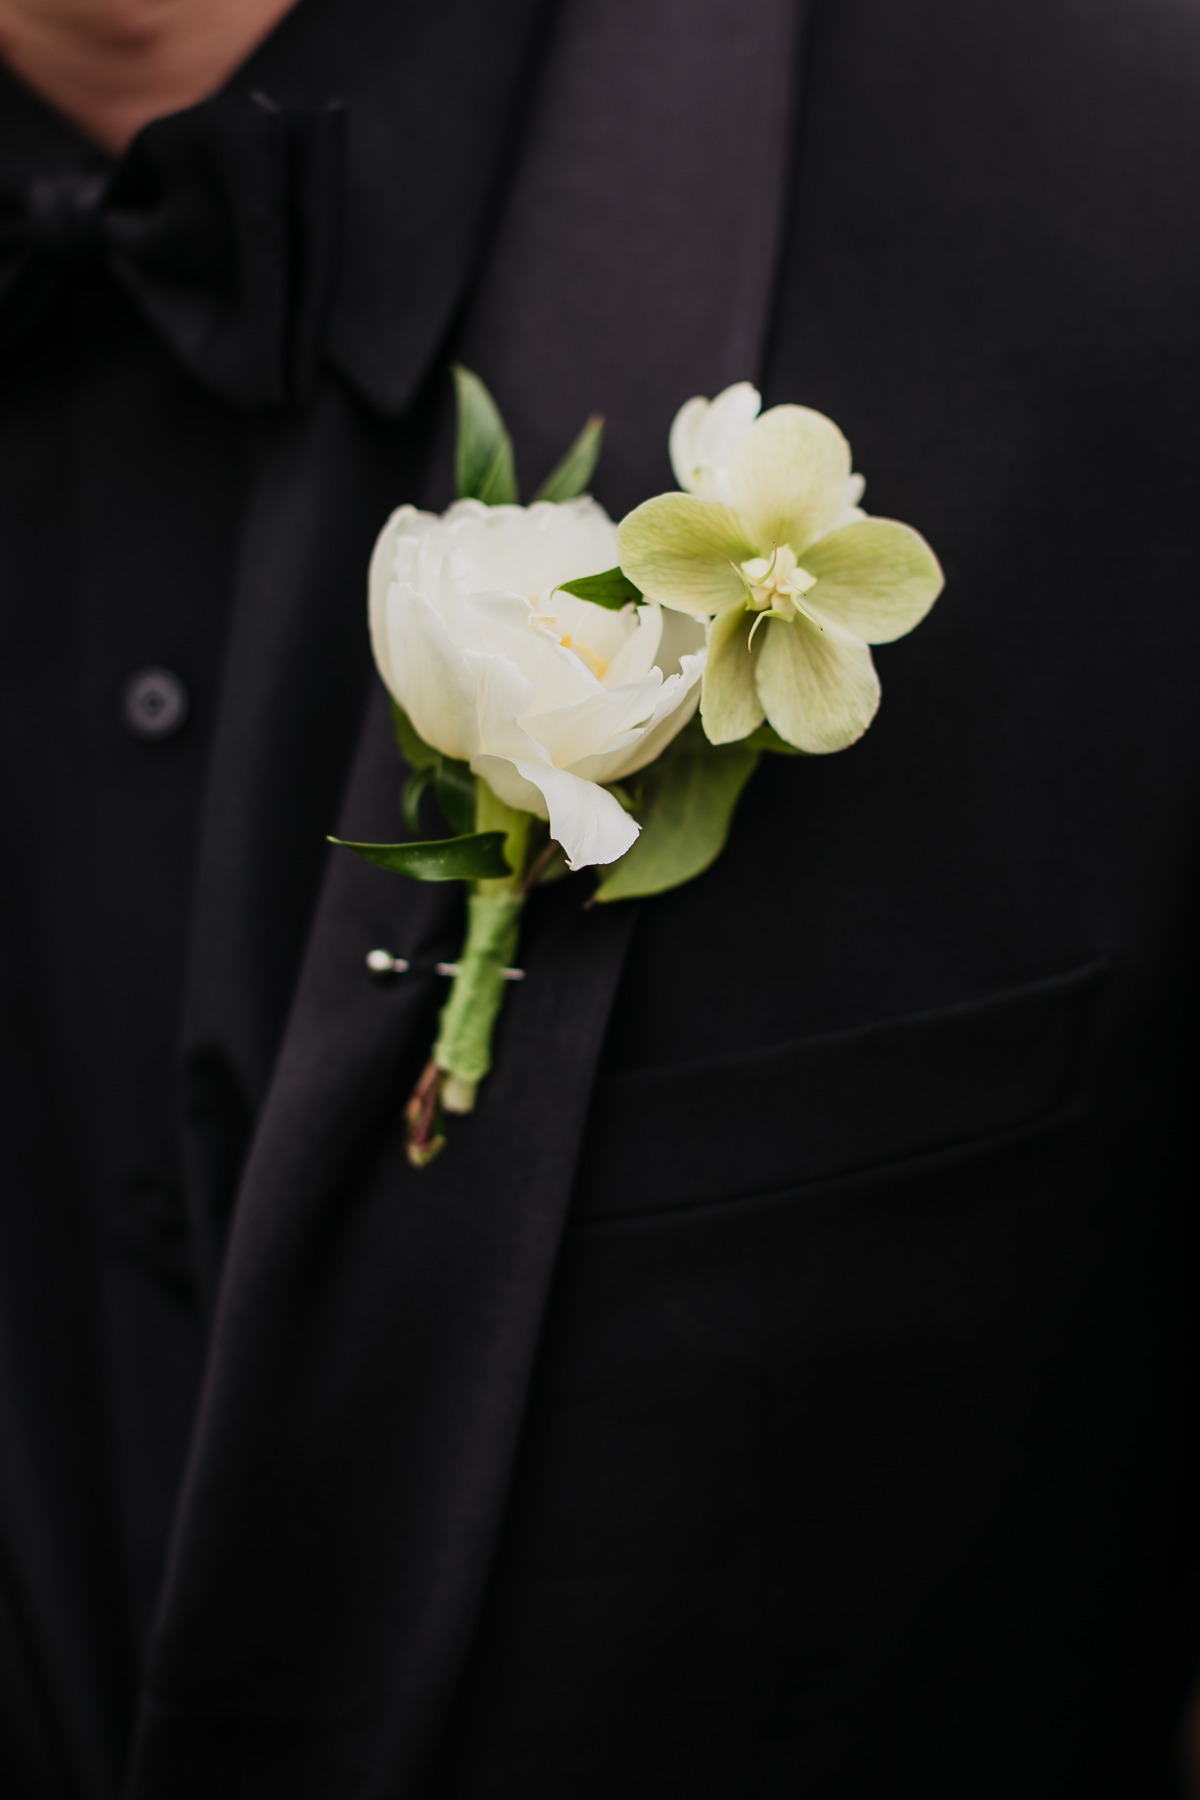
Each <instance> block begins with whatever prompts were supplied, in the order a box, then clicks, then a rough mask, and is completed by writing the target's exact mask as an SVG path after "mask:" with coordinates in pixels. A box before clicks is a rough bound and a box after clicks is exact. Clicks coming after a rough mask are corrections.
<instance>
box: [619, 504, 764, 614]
mask: <svg viewBox="0 0 1200 1800" xmlns="http://www.w3.org/2000/svg"><path fill="white" fill-rule="evenodd" d="M618 543H619V555H620V562H621V568H622V569H623V570H624V572H625V574H626V575H627V576H628V577H629V579H630V581H632V582H635V583H636V585H637V586H638V587H639V588H641V590H642V592H643V594H645V595H647V596H648V598H649V599H651V600H657V601H658V602H659V603H660V604H661V605H663V606H671V607H674V608H675V610H676V611H677V612H688V613H696V614H698V615H699V616H700V617H702V618H707V617H708V616H709V615H710V614H712V613H719V612H724V611H725V610H726V608H727V607H731V606H738V607H740V606H743V605H744V604H745V600H746V589H745V585H744V583H743V581H742V578H741V576H740V575H739V573H738V571H737V568H736V567H735V564H737V563H741V562H745V560H746V559H747V558H748V557H751V556H754V555H755V554H756V551H755V549H754V546H753V545H752V544H749V543H747V542H746V539H745V533H744V532H743V530H742V527H741V524H740V522H739V520H738V519H737V518H736V517H735V515H734V514H733V513H731V512H730V510H729V508H728V507H727V506H721V505H719V504H718V503H717V502H716V501H715V500H698V499H697V498H696V497H695V495H693V494H659V496H658V497H657V499H654V500H646V501H644V502H643V503H642V505H641V506H639V507H636V508H635V509H634V511H633V512H631V513H630V514H629V516H628V517H627V518H625V519H622V521H621V525H620V530H619V533H618Z"/></svg>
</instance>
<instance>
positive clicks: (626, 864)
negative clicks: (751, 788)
mask: <svg viewBox="0 0 1200 1800" xmlns="http://www.w3.org/2000/svg"><path fill="white" fill-rule="evenodd" d="M757 766H758V751H757V750H751V749H749V748H748V747H747V746H746V745H745V744H724V745H716V744H710V743H709V742H708V741H707V739H706V738H704V737H703V736H701V735H700V734H699V733H692V732H688V733H687V734H686V735H685V736H683V737H681V738H677V739H676V741H675V743H674V744H672V746H671V748H670V749H669V750H668V751H667V752H666V753H665V755H663V756H662V757H661V758H660V759H659V761H658V762H656V763H652V764H651V765H650V767H649V768H648V769H647V770H646V772H645V776H644V781H645V796H644V799H643V803H642V811H641V815H640V817H641V826H642V833H641V836H640V837H639V838H638V840H637V842H636V843H635V844H634V846H633V848H632V849H631V850H627V851H626V852H625V855H624V856H623V857H621V859H620V860H619V861H618V862H615V863H611V864H610V865H609V867H608V868H607V869H606V870H605V872H604V874H603V875H602V877H601V880H600V885H599V887H598V888H597V889H596V899H597V900H633V899H636V898H638V897H639V896H640V895H644V894H662V893H665V892H666V891H667V889H668V888H674V887H681V886H682V884H683V883H684V882H685V881H691V880H692V879H693V878H694V877H695V876H697V875H702V874H703V873H704V870H705V869H707V868H708V867H709V865H710V863H713V862H715V861H716V859H717V857H718V856H719V855H720V854H721V851H722V850H723V849H724V848H725V841H726V839H727V838H728V836H729V828H730V826H731V824H732V823H733V815H734V810H735V808H736V807H737V803H738V801H739V799H740V798H741V793H742V789H743V788H744V787H745V785H746V783H747V782H748V781H749V779H750V777H751V775H753V773H754V771H755V769H756V768H757Z"/></svg>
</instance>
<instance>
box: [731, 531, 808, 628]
mask: <svg viewBox="0 0 1200 1800" xmlns="http://www.w3.org/2000/svg"><path fill="white" fill-rule="evenodd" d="M740 573H741V576H742V579H743V580H744V581H745V583H746V599H747V605H748V606H749V607H750V610H751V611H752V612H756V613H769V614H770V615H771V617H772V618H773V619H794V618H795V617H796V614H797V613H802V612H804V610H805V609H804V607H803V606H800V605H798V604H797V603H798V602H799V601H800V600H802V599H803V598H804V596H805V594H807V593H808V592H809V590H810V589H811V588H815V587H816V585H817V578H816V576H815V575H810V574H809V572H808V570H807V569H804V568H802V567H801V566H800V563H799V562H798V561H797V558H796V552H795V551H794V550H793V549H792V547H791V545H790V544H779V545H777V546H776V549H775V552H774V555H773V556H772V557H771V558H770V560H769V561H768V559H767V558H766V557H765V556H752V557H751V558H750V559H749V561H748V562H744V563H742V564H741V567H740Z"/></svg>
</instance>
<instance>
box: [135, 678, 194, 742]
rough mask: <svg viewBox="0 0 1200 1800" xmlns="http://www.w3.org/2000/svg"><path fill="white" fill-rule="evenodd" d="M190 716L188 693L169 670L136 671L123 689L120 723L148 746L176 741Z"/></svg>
mask: <svg viewBox="0 0 1200 1800" xmlns="http://www.w3.org/2000/svg"><path fill="white" fill-rule="evenodd" d="M187 716H188V691H187V689H186V688H185V687H184V685H183V683H182V681H180V679H179V677H178V675H172V673H171V671H170V669H135V670H134V672H133V674H132V675H130V676H129V677H128V679H127V680H126V682H125V684H124V686H123V687H122V689H121V723H122V724H123V725H124V727H125V729H126V731H128V732H130V733H131V734H132V735H133V736H134V737H136V738H144V739H145V740H146V741H147V742H148V743H156V742H158V741H160V740H161V739H163V738H169V737H174V736H175V733H176V732H177V731H179V730H180V729H181V728H182V726H183V723H184V721H185V720H186V718H187Z"/></svg>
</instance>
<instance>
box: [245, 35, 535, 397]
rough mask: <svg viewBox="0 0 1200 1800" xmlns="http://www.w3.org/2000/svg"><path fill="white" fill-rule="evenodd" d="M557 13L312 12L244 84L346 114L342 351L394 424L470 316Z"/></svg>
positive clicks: (275, 39)
mask: <svg viewBox="0 0 1200 1800" xmlns="http://www.w3.org/2000/svg"><path fill="white" fill-rule="evenodd" d="M547 10H548V9H547V0H487V3H486V4H480V3H479V0H440V3H439V5H437V6H414V5H407V4H405V5H401V4H397V0H303V4H301V5H299V6H297V7H296V9H295V10H294V11H293V12H292V13H290V14H288V15H287V16H286V17H285V19H284V20H283V22H282V23H281V24H280V25H279V26H278V27H277V29H276V30H275V31H274V32H273V33H272V35H271V36H270V38H268V39H267V40H266V42H265V43H264V44H263V45H262V46H261V47H260V49H259V50H258V51H257V52H256V53H255V54H254V55H253V56H252V57H251V58H250V60H249V61H248V62H247V63H246V64H245V66H244V67H243V68H242V69H241V70H240V71H239V73H238V74H237V76H236V77H235V78H234V80H233V82H232V83H231V84H230V85H231V86H233V87H236V88H242V89H258V90H260V91H262V92H263V93H265V94H267V95H269V96H270V98H271V99H273V100H276V101H278V102H280V103H287V102H288V101H299V102H306V103H308V104H318V105H319V104H323V103H329V102H335V101H336V102H340V103H342V104H343V105H344V107H345V111H346V169H345V190H344V201H343V212H342V223H341V257H340V264H339V275H338V283H337V289H336V293H335V296H334V300H333V306H332V313H331V318H330V323H329V327H328V331H327V337H326V354H327V356H328V357H329V359H330V360H331V361H332V362H333V363H334V364H335V366H336V367H337V368H338V369H339V370H340V372H341V373H342V374H343V375H344V376H345V377H346V378H347V379H348V380H349V381H350V382H351V383H352V385H353V386H354V387H355V388H356V389H357V390H358V392H359V393H360V395H361V396H362V397H363V398H364V399H365V400H367V401H368V403H369V404H371V405H372V406H374V407H375V408H377V409H378V410H379V411H381V412H384V413H386V414H391V415H394V414H397V413H399V412H402V411H403V410H404V408H405V407H406V406H407V405H408V403H409V402H410V401H411V400H412V398H413V396H414V394H415V392H416V390H417V388H418V387H419V385H420V382H421V379H422V377H423V375H424V374H425V372H426V370H427V368H428V367H429V365H430V363H431V361H432V360H433V358H434V357H435V356H436V355H437V353H438V350H439V348H440V347H441V346H442V344H443V343H444V342H445V339H446V337H447V334H448V332H449V331H450V329H451V326H452V325H453V322H454V319H455V315H456V313H457V312H458V310H459V308H460V306H461V304H462V301H463V297H464V294H465V291H466V288H467V286H468V284H469V282H470V279H471V276H472V273H473V271H474V268H475V266H476V263H477V261H478V258H479V255H480V252H481V250H482V248H483V245H484V241H485V238H486V235H487V224H488V218H489V214H490V212H491V210H492V208H493V202H494V200H495V197H496V192H497V187H498V183H499V179H500V178H501V177H502V176H503V173H504V171H505V168H506V165H507V162H508V157H509V152H510V149H511V146H512V141H513V139H514V138H515V135H516V125H517V120H518V115H519V112H520V110H521V101H522V98H523V95H524V91H525V88H526V84H527V82H528V81H529V79H530V78H531V76H532V74H533V65H534V63H535V61H536V55H535V52H536V49H537V45H538V41H539V38H540V36H541V33H539V29H538V28H539V26H540V25H542V24H543V22H544V19H545V15H546V13H547Z"/></svg>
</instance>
